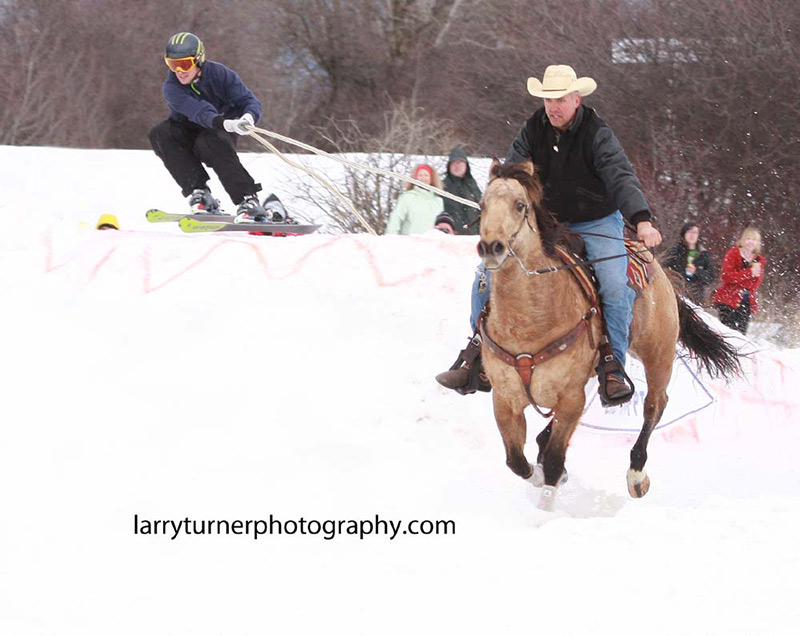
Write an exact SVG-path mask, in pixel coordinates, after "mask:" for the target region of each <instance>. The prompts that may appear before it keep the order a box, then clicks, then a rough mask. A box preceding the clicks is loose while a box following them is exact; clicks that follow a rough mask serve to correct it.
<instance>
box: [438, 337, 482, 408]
mask: <svg viewBox="0 0 800 636" xmlns="http://www.w3.org/2000/svg"><path fill="white" fill-rule="evenodd" d="M461 368H465V369H468V370H469V374H468V376H467V379H466V382H465V383H464V384H463V385H462V386H457V387H452V388H453V391H456V392H457V393H460V394H461V395H469V394H470V393H475V392H476V391H484V392H486V393H488V392H490V391H491V390H492V385H491V383H490V382H489V378H487V377H486V374H485V373H484V372H483V360H482V359H481V337H480V336H479V335H477V334H475V335H474V336H472V338H470V341H469V343H468V344H467V346H466V347H465V348H464V349H462V350H461V351H460V352H459V354H458V357H457V358H456V361H455V362H454V363H453V364H452V365H451V366H450V369H449V371H456V370H458V369H461ZM441 375H444V374H441ZM440 384H441V383H440ZM448 388H450V387H448Z"/></svg>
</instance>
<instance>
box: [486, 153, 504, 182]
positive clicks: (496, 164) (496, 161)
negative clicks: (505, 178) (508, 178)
mask: <svg viewBox="0 0 800 636" xmlns="http://www.w3.org/2000/svg"><path fill="white" fill-rule="evenodd" d="M502 165H503V164H502V163H501V162H500V160H499V159H498V158H497V157H492V165H491V166H490V167H489V181H491V180H492V179H494V178H495V177H496V176H497V174H496V173H495V169H496V168H498V167H499V166H502Z"/></svg>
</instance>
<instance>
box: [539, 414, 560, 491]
mask: <svg viewBox="0 0 800 636" xmlns="http://www.w3.org/2000/svg"><path fill="white" fill-rule="evenodd" d="M553 419H554V418H550V421H549V422H548V423H547V426H545V427H544V428H543V429H542V430H541V432H540V433H539V434H538V435H537V436H536V444H537V445H538V446H539V454H538V455H537V456H536V466H534V467H533V475H532V476H531V483H532V484H533V485H534V486H536V487H537V488H540V487H541V486H543V485H544V468H543V467H542V462H543V461H544V449H545V448H547V442H549V441H550V434H551V433H552V432H553ZM567 479H569V478H568V476H567V469H566V468H565V469H564V473H563V474H562V475H561V479H559V480H558V485H559V486H560V485H561V484H565V483H566V482H567Z"/></svg>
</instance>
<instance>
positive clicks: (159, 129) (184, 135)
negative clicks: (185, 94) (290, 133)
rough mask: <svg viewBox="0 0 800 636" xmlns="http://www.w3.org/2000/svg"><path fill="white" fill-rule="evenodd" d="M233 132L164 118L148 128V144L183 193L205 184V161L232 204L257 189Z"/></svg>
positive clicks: (206, 181) (186, 194) (238, 202)
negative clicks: (240, 159) (238, 148)
mask: <svg viewBox="0 0 800 636" xmlns="http://www.w3.org/2000/svg"><path fill="white" fill-rule="evenodd" d="M236 138H237V135H236V134H234V133H228V132H224V131H222V130H217V129H216V128H203V127H201V126H195V125H194V124H183V123H180V122H176V121H173V120H171V119H167V120H165V121H162V122H161V123H160V124H157V125H156V126H154V127H153V128H152V130H150V145H151V146H153V150H154V151H155V153H156V155H158V157H159V158H160V159H161V161H163V162H164V165H165V166H166V167H167V170H169V173H170V174H171V175H172V178H173V179H175V181H176V182H177V183H178V185H179V186H180V187H181V191H182V192H183V196H185V197H188V196H189V195H190V194H191V193H192V190H195V189H196V188H205V187H207V186H206V184H207V183H208V179H209V176H208V173H207V172H206V170H205V168H204V167H203V164H206V165H207V166H208V167H209V168H211V169H212V170H213V171H214V172H216V173H217V176H218V177H219V180H220V181H221V182H222V186H223V187H224V188H225V191H226V192H227V193H228V196H229V197H230V198H231V201H233V203H234V205H239V204H240V203H241V202H242V200H243V199H244V198H245V196H247V195H248V194H255V193H256V192H259V191H260V190H261V185H260V184H258V183H256V182H255V181H254V180H253V177H251V176H250V173H249V172H247V170H245V168H244V166H243V165H242V162H241V161H239V156H238V155H237V154H236V141H237V139H236Z"/></svg>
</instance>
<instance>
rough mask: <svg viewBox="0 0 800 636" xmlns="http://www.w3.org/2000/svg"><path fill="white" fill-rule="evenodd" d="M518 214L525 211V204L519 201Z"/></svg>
mask: <svg viewBox="0 0 800 636" xmlns="http://www.w3.org/2000/svg"><path fill="white" fill-rule="evenodd" d="M516 207H517V212H524V211H525V204H524V203H523V202H522V201H517V206H516Z"/></svg>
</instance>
